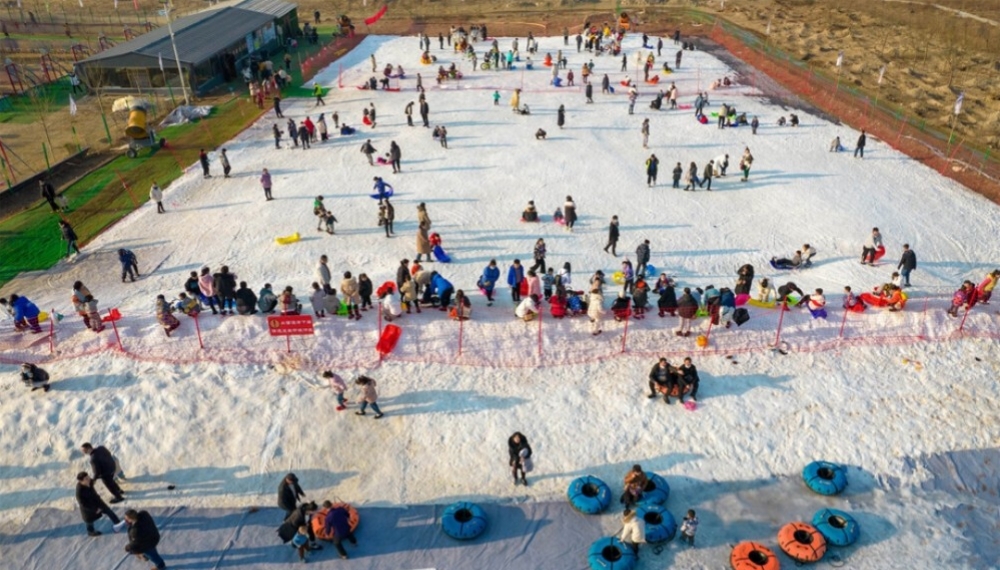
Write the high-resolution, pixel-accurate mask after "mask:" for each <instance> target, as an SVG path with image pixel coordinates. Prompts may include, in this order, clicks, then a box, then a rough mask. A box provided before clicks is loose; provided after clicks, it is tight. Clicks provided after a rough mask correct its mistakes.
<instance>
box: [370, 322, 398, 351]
mask: <svg viewBox="0 0 1000 570" xmlns="http://www.w3.org/2000/svg"><path fill="white" fill-rule="evenodd" d="M401 334H403V329H401V328H399V327H397V326H396V325H393V324H388V325H385V328H384V329H382V336H381V337H380V338H379V339H378V344H376V345H375V350H377V351H378V352H379V354H381V355H382V356H385V355H386V354H389V353H390V352H392V349H394V348H396V343H397V342H399V335H401Z"/></svg>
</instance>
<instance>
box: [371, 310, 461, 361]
mask: <svg viewBox="0 0 1000 570" xmlns="http://www.w3.org/2000/svg"><path fill="white" fill-rule="evenodd" d="M381 340H382V305H381V304H379V306H378V340H377V341H375V342H376V344H375V346H376V347H377V346H378V342H379V341H381ZM458 346H459V349H458V352H459V354H461V353H462V348H461V347H462V341H461V340H459V341H458ZM376 352H378V361H379V363H381V362H382V358H383V355H382V351H381V350H376Z"/></svg>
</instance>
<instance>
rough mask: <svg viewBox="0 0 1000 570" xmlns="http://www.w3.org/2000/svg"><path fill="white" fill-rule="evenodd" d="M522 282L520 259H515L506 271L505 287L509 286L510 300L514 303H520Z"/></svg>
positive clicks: (522, 269) (522, 268)
mask: <svg viewBox="0 0 1000 570" xmlns="http://www.w3.org/2000/svg"><path fill="white" fill-rule="evenodd" d="M522 281H524V266H523V265H521V260H520V259H515V260H514V263H513V264H512V265H511V266H510V268H509V269H507V285H509V286H510V298H511V300H512V301H514V302H515V303H518V302H520V301H521V282H522Z"/></svg>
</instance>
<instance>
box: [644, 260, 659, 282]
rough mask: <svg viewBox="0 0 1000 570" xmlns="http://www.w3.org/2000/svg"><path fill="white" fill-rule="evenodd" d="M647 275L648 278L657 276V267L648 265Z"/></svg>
mask: <svg viewBox="0 0 1000 570" xmlns="http://www.w3.org/2000/svg"><path fill="white" fill-rule="evenodd" d="M645 275H646V276H647V277H648V276H650V275H656V266H655V265H653V264H652V263H647V264H646V271H645ZM647 277H644V279H645V278H647Z"/></svg>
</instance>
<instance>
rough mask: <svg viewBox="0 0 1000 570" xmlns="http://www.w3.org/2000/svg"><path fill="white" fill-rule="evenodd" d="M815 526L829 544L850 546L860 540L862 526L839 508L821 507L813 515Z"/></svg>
mask: <svg viewBox="0 0 1000 570" xmlns="http://www.w3.org/2000/svg"><path fill="white" fill-rule="evenodd" d="M812 523H813V526H815V527H816V530H818V531H819V532H820V534H822V535H823V538H825V539H826V542H827V543H828V544H832V545H834V546H850V545H852V544H854V543H855V541H857V540H858V536H859V535H860V534H861V527H859V526H858V523H857V521H855V520H854V517H852V516H851V515H849V514H847V513H845V512H844V511H838V510H837V509H820V510H818V511H816V514H815V515H813V520H812Z"/></svg>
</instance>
